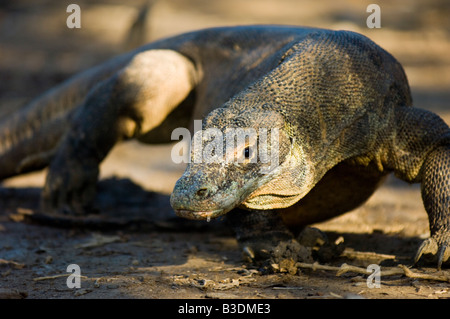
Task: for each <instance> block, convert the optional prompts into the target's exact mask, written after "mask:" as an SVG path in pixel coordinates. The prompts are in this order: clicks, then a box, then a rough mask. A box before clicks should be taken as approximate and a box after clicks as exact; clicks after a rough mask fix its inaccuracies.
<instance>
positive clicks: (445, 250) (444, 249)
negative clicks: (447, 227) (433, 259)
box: [438, 243, 450, 270]
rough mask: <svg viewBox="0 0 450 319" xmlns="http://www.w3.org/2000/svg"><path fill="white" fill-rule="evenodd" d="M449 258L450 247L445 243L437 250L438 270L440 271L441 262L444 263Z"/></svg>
mask: <svg viewBox="0 0 450 319" xmlns="http://www.w3.org/2000/svg"><path fill="white" fill-rule="evenodd" d="M449 257H450V247H449V246H448V244H447V243H445V244H443V245H442V246H441V248H440V249H439V255H438V270H441V266H442V263H443V262H446V261H447V260H448V259H449Z"/></svg>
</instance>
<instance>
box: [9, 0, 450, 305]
mask: <svg viewBox="0 0 450 319" xmlns="http://www.w3.org/2000/svg"><path fill="white" fill-rule="evenodd" d="M72 2H74V3H78V4H79V5H80V6H81V10H82V11H81V13H82V15H81V17H82V20H81V21H82V27H81V29H68V28H67V27H66V18H67V16H68V15H69V14H68V13H66V7H67V5H68V4H69V3H66V2H61V1H56V0H55V1H50V0H38V1H37V0H20V1H12V0H11V1H2V4H1V5H0V116H1V117H5V116H7V114H8V113H10V112H12V111H14V110H16V109H18V108H19V107H21V106H22V105H24V104H25V103H26V102H27V101H29V100H31V99H32V98H34V97H36V96H37V95H38V94H40V93H42V92H43V91H45V90H46V89H49V88H51V87H52V86H54V85H56V84H57V83H59V82H60V81H62V80H64V79H66V78H67V77H69V76H70V75H72V74H74V73H76V72H78V71H81V70H84V69H86V68H89V67H91V66H93V65H96V64H97V63H100V62H102V61H104V60H106V59H108V58H109V57H112V56H114V55H116V54H119V53H121V52H125V51H127V50H129V49H130V48H131V47H132V46H135V45H137V44H138V43H144V42H148V41H151V40H154V39H157V38H160V37H164V36H169V35H173V34H177V33H180V32H183V31H188V30H193V29H199V28H203V27H211V26H219V25H236V24H253V23H278V24H279V23H283V24H295V25H308V26H318V27H325V28H333V29H350V30H354V31H357V32H361V33H363V34H365V35H367V36H369V37H371V38H372V39H373V40H375V41H376V42H377V43H379V44H380V45H381V46H382V47H384V48H385V49H387V50H388V51H390V52H391V53H393V54H394V56H396V57H397V58H398V59H399V61H400V62H401V63H402V64H403V65H404V67H405V70H406V73H407V75H408V78H409V81H410V84H411V88H412V92H413V98H414V102H415V105H416V106H418V107H422V108H425V109H429V110H432V111H434V112H436V113H438V114H439V115H441V116H442V117H443V118H444V119H445V120H446V121H447V123H450V106H449V101H450V55H449V54H448V52H449V51H450V20H449V19H448V17H449V13H450V4H449V2H448V1H446V0H433V1H426V2H424V1H396V2H395V4H393V3H392V2H391V1H377V2H376V3H378V4H379V5H380V7H381V10H382V11H381V28H380V29H368V28H367V27H366V18H367V16H368V15H369V13H367V12H366V7H367V5H368V4H369V3H372V2H373V1H372V0H370V1H369V0H367V1H366V0H363V1H360V0H358V1H355V0H347V1H331V0H325V1H297V0H277V1H271V0H248V1H238V0H216V1H204V0H192V1H183V0H165V1H162V0H161V1H155V2H154V3H153V5H152V6H151V7H150V11H149V16H148V22H147V24H146V25H145V28H144V31H145V32H142V33H141V35H140V37H137V38H135V39H133V40H132V41H131V40H129V38H127V34H128V30H129V28H130V26H131V24H132V22H133V21H134V19H135V18H136V15H137V13H138V9H139V8H140V6H141V5H142V3H143V1H138V0H133V1H126V2H125V1H118V0H111V1H106V0H104V1H97V0H96V1H87V0H85V1H72ZM125 3H126V4H125ZM127 39H128V40H127ZM0 165H1V164H0ZM183 168H184V167H183V166H182V165H181V166H180V165H176V164H173V163H172V162H171V160H170V145H169V146H167V145H164V146H151V147H150V146H145V145H139V144H137V143H135V142H129V143H124V144H121V145H118V146H117V147H116V148H115V149H114V150H113V151H112V153H111V154H110V155H109V156H108V158H107V159H106V161H105V162H104V163H103V165H102V167H101V177H102V181H101V182H100V184H99V195H98V198H97V206H98V209H99V211H100V213H99V214H97V215H92V216H89V217H87V218H84V219H82V220H78V221H77V220H72V219H69V218H67V219H59V220H55V219H52V220H50V219H48V218H46V216H45V215H41V214H39V211H38V210H37V208H38V205H39V192H40V187H42V185H43V182H44V178H45V171H43V172H37V173H33V174H28V175H26V176H21V177H18V178H14V179H10V180H6V181H3V183H2V185H1V188H0V298H30V299H35V298H45V299H47V298H166V299H172V298H182V299H185V298H208V299H223V298H226V299H233V298H240V299H249V298H274V299H291V298H311V299H329V298H336V299H339V298H380V299H386V298H408V299H412V298H420V299H426V298H431V299H440V298H449V297H450V282H449V281H448V280H447V281H445V280H444V281H439V280H437V279H442V278H445V276H447V278H449V277H450V270H449V269H448V266H447V268H445V269H444V270H442V271H440V272H438V271H436V269H435V268H433V266H432V265H431V266H427V265H419V266H418V267H415V268H413V269H411V270H412V271H413V272H414V273H415V274H416V275H417V274H422V275H423V274H428V275H431V276H435V277H434V279H433V278H431V279H430V278H424V277H423V276H422V278H412V277H411V275H409V276H406V275H402V274H397V275H385V274H384V273H383V271H385V270H393V269H395V270H397V269H398V270H400V268H399V267H398V265H409V264H410V258H411V256H413V254H414V253H415V251H416V249H417V247H418V245H419V244H420V242H421V240H423V239H424V238H427V237H428V236H429V231H428V219H427V215H426V213H425V210H424V208H423V205H422V201H421V198H420V190H419V187H418V185H408V184H406V183H403V182H401V181H399V180H397V179H395V178H393V177H391V178H389V179H388V180H387V182H386V183H385V184H384V185H383V186H382V187H381V188H380V189H379V190H378V191H377V192H376V194H375V195H374V196H373V197H372V198H371V199H370V200H369V201H368V202H367V203H366V204H365V205H364V206H362V207H360V208H358V209H356V210H355V211H353V212H350V213H348V214H346V215H343V216H341V217H339V218H336V219H334V220H331V221H328V222H325V223H321V224H317V225H314V226H315V227H317V228H319V229H321V230H323V231H325V232H326V234H327V235H328V237H329V238H330V239H331V240H338V239H339V240H341V241H342V240H343V242H344V245H345V247H346V248H345V250H344V252H343V254H342V255H341V256H340V257H338V258H334V259H333V260H331V261H328V262H326V263H323V264H321V265H322V266H323V265H325V266H334V267H340V266H341V265H342V264H343V263H346V264H348V265H353V266H357V267H359V268H362V269H365V268H366V267H367V266H368V265H369V264H376V265H380V266H381V270H382V276H381V284H380V287H379V288H369V286H368V284H367V278H368V276H367V274H362V273H358V271H355V270H352V271H349V272H346V273H344V274H341V275H339V276H337V271H336V269H334V268H326V269H321V267H320V266H316V267H315V269H308V268H304V267H307V266H306V265H303V266H304V267H300V268H297V267H294V268H292V267H287V266H286V267H284V266H283V265H278V267H279V268H280V269H281V272H278V273H272V274H266V273H262V272H261V271H259V270H258V269H256V268H253V267H251V266H250V265H248V264H245V263H244V262H243V261H242V258H241V253H240V251H239V250H238V246H237V242H236V240H235V238H234V236H233V234H232V233H231V231H230V230H229V229H228V228H227V227H226V225H225V224H224V223H223V221H220V220H219V221H212V222H210V223H206V222H192V221H185V220H180V219H177V218H176V217H175V216H174V213H173V211H172V210H171V208H170V205H169V203H168V195H169V194H170V191H171V189H172V187H173V185H174V183H175V181H176V180H177V178H178V177H179V176H180V175H181V173H182V172H183ZM70 264H77V265H78V266H79V267H80V270H81V276H82V277H81V288H79V289H71V288H68V286H67V279H68V278H69V277H68V276H69V275H70V274H71V272H67V267H68V266H69V265H70ZM297 266H298V265H297Z"/></svg>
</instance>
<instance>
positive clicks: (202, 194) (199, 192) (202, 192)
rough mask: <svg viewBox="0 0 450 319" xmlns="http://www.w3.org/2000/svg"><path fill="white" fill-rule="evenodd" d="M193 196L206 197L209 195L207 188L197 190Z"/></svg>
mask: <svg viewBox="0 0 450 319" xmlns="http://www.w3.org/2000/svg"><path fill="white" fill-rule="evenodd" d="M195 195H197V196H198V197H202V198H204V197H207V196H208V195H209V190H208V188H199V189H198V190H197V192H196V193H195Z"/></svg>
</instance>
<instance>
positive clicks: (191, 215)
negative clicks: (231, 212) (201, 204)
mask: <svg viewBox="0 0 450 319" xmlns="http://www.w3.org/2000/svg"><path fill="white" fill-rule="evenodd" d="M175 213H176V214H177V216H179V217H183V218H187V219H194V220H206V221H208V222H209V220H210V219H213V218H217V217H219V216H221V215H223V214H224V211H223V210H222V209H216V210H212V211H194V210H189V209H176V210H175Z"/></svg>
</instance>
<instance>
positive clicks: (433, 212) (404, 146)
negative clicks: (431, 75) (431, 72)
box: [388, 107, 450, 268]
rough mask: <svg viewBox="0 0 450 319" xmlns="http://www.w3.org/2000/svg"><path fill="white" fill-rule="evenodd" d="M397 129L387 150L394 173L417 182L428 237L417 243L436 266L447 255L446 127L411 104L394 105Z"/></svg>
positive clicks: (449, 178)
mask: <svg viewBox="0 0 450 319" xmlns="http://www.w3.org/2000/svg"><path fill="white" fill-rule="evenodd" d="M396 120H397V129H396V137H395V138H394V140H393V145H392V147H391V148H390V151H388V153H390V154H388V156H389V157H390V159H391V162H390V165H391V167H393V168H394V172H395V174H396V175H397V176H398V177H400V178H401V179H403V180H406V181H408V182H419V183H421V193H422V200H423V204H424V207H425V210H426V212H427V214H428V219H429V223H430V225H429V226H430V234H431V237H430V238H428V239H426V240H425V241H424V242H423V243H422V245H421V246H420V247H419V249H418V251H417V254H416V256H415V258H414V262H415V263H417V262H418V261H419V259H420V258H421V256H422V255H424V254H431V255H434V256H436V257H437V265H438V268H441V265H442V263H443V262H445V261H447V260H448V259H449V258H450V130H449V127H448V126H447V124H446V123H445V122H444V121H443V120H442V119H441V118H440V117H438V116H437V115H435V114H433V113H431V112H428V111H425V110H421V109H417V108H413V107H400V108H397V109H396Z"/></svg>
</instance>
